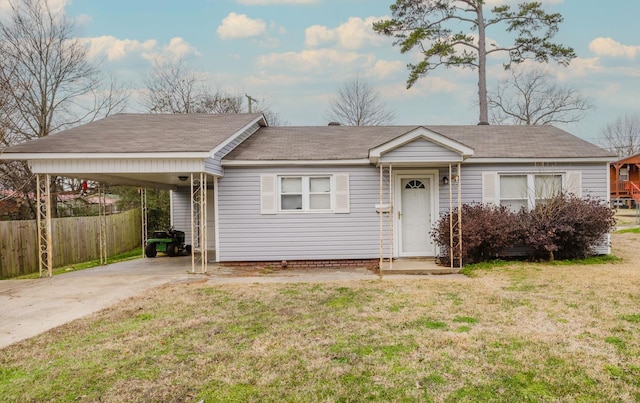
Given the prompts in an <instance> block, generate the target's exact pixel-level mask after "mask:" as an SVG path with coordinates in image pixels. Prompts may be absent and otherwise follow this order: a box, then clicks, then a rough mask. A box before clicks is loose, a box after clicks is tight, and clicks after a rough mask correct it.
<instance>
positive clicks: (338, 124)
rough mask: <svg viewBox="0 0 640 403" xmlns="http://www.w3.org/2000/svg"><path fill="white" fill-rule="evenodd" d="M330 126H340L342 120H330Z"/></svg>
mask: <svg viewBox="0 0 640 403" xmlns="http://www.w3.org/2000/svg"><path fill="white" fill-rule="evenodd" d="M328 126H340V122H329V124H328Z"/></svg>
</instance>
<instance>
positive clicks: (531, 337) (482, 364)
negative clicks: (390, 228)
mask: <svg viewBox="0 0 640 403" xmlns="http://www.w3.org/2000/svg"><path fill="white" fill-rule="evenodd" d="M639 238H640V235H639V234H632V233H629V234H615V235H614V236H613V242H614V243H613V245H614V254H616V255H617V256H619V257H621V258H622V262H619V263H611V264H602V265H591V266H584V265H569V266H550V265H544V264H522V263H518V264H514V265H506V266H501V267H498V268H495V269H490V270H480V271H478V273H477V276H476V277H474V278H471V279H468V278H467V279H463V280H457V279H441V278H429V279H424V280H419V281H416V280H395V279H393V277H389V278H385V279H384V280H382V281H359V282H348V283H322V284H312V283H280V284H234V285H217V286H213V285H211V284H179V285H172V286H163V287H160V288H157V289H154V290H151V291H149V292H147V293H145V294H143V295H141V296H139V297H136V298H132V299H129V300H127V301H125V302H123V303H120V304H118V305H115V306H113V307H111V308H109V309H106V310H104V311H102V312H100V313H98V314H95V315H92V316H90V317H88V318H85V319H82V320H78V321H75V322H72V323H70V324H68V325H65V326H62V327H60V328H57V329H54V330H52V331H50V332H47V333H46V334H43V335H41V336H38V337H35V338H33V339H30V340H27V341H24V342H21V343H18V344H16V345H13V346H10V347H8V348H5V349H3V350H0V395H2V396H4V397H5V400H9V401H32V400H33V401H70V400H83V401H98V400H101V401H201V400H204V401H318V400H321V401H356V400H375V401H400V400H408V401H414V400H415V401H423V400H424V401H459V400H463V401H486V400H497V401H531V400H533V401H538V400H570V401H573V400H596V401H607V400H618V401H637V400H640V381H639V379H640V327H639V325H638V323H639V322H640V259H639V258H638V253H637V247H638V245H639V244H640V243H639Z"/></svg>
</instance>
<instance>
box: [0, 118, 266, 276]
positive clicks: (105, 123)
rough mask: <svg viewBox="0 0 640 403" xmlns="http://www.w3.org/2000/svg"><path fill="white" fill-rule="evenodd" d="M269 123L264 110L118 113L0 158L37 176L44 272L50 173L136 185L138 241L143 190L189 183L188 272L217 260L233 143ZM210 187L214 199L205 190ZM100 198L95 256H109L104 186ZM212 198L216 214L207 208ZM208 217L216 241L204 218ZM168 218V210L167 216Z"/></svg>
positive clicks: (47, 272) (49, 264)
mask: <svg viewBox="0 0 640 403" xmlns="http://www.w3.org/2000/svg"><path fill="white" fill-rule="evenodd" d="M260 126H266V121H265V118H264V116H263V115H262V114H237V115H224V114H220V115H204V114H203V115H186V114H182V115H178V114H172V115H169V114H166V115H163V114H118V115H113V116H110V117H107V118H105V119H102V120H99V121H96V122H92V123H88V124H85V125H82V126H78V127H75V128H72V129H69V130H66V131H63V132H60V133H56V134H53V135H50V136H48V137H43V138H40V139H36V140H33V141H30V142H27V143H24V144H19V145H16V146H13V147H9V148H7V149H6V150H5V151H4V153H3V154H1V155H0V159H3V160H25V161H27V162H28V164H29V166H30V167H31V170H32V172H33V173H34V174H35V175H36V181H37V195H36V199H37V204H38V212H39V214H38V217H37V221H38V225H37V227H38V248H39V269H40V275H41V276H51V274H52V269H53V265H54V262H53V261H52V260H53V259H52V258H51V257H52V242H51V227H52V226H51V219H52V214H51V208H52V207H51V200H52V199H51V197H52V194H51V189H50V184H51V180H52V177H54V176H64V177H69V178H76V179H80V180H90V181H95V182H98V183H100V184H104V183H108V184H112V185H127V186H135V187H138V188H139V189H140V196H141V197H140V206H141V210H142V214H141V216H142V234H141V238H142V245H143V249H144V244H145V242H146V236H147V220H146V217H147V214H146V212H147V208H146V191H145V189H148V188H156V189H168V190H171V191H176V190H178V188H181V187H185V186H188V187H189V189H190V195H191V200H190V224H191V228H189V229H187V230H188V231H185V232H188V234H187V240H186V241H187V243H189V242H190V243H191V245H192V252H191V271H192V273H206V272H207V266H208V262H209V259H210V258H209V256H208V252H209V249H211V246H212V247H213V250H214V251H215V255H216V256H215V260H216V261H218V260H219V259H218V247H217V245H218V239H217V234H218V231H217V222H218V220H217V217H215V216H216V215H217V200H216V199H217V181H218V179H219V178H220V177H222V176H223V175H224V171H223V169H222V167H221V159H222V158H223V157H224V156H225V155H226V154H227V153H228V152H229V151H230V150H231V149H232V148H233V145H235V144H238V143H240V142H242V141H243V140H244V139H246V138H247V137H249V136H250V135H251V134H253V133H254V132H255V131H256V130H258V128H259V127H260ZM210 190H212V191H213V192H212V196H213V200H208V196H207V194H208V193H210V192H209V191H210ZM98 195H99V199H100V206H101V208H100V209H99V212H100V214H99V215H100V261H101V262H102V263H106V260H107V256H106V255H107V252H106V251H107V245H106V242H107V237H106V220H105V209H104V196H105V193H104V187H103V186H100V187H99V189H98ZM211 203H212V204H213V209H212V211H213V215H214V217H208V214H209V213H208V210H209V208H207V207H208V206H209V205H210V204H211ZM210 218H213V220H212V221H213V225H214V229H213V231H212V234H213V239H212V240H210V239H208V238H209V237H210V236H209V235H208V234H209V229H208V228H207V227H208V225H209V224H208V220H209V219H210ZM172 222H173V216H172Z"/></svg>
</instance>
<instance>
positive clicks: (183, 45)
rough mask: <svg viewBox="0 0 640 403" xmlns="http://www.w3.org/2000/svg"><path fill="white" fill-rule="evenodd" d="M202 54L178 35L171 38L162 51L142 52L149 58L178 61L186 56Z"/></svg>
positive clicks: (143, 55)
mask: <svg viewBox="0 0 640 403" xmlns="http://www.w3.org/2000/svg"><path fill="white" fill-rule="evenodd" d="M192 55H193V56H200V52H198V50H197V49H196V48H194V47H193V46H191V45H190V44H189V42H187V41H185V40H184V39H182V38H180V37H179V36H176V37H174V38H171V40H170V41H169V43H168V44H167V45H164V46H163V47H162V51H161V52H145V53H143V54H142V57H144V58H145V59H147V60H156V61H169V62H176V61H178V60H180V59H183V58H185V57H186V56H192Z"/></svg>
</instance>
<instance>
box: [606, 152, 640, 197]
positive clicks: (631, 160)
mask: <svg viewBox="0 0 640 403" xmlns="http://www.w3.org/2000/svg"><path fill="white" fill-rule="evenodd" d="M609 175H610V182H611V194H610V197H611V201H612V203H613V205H614V207H623V208H632V207H634V204H635V207H637V206H640V154H636V155H631V156H628V157H625V158H622V159H619V160H617V161H614V162H612V163H611V164H610V167H609Z"/></svg>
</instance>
